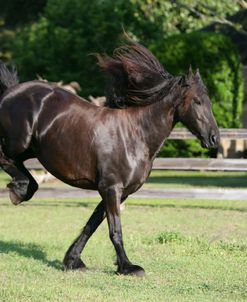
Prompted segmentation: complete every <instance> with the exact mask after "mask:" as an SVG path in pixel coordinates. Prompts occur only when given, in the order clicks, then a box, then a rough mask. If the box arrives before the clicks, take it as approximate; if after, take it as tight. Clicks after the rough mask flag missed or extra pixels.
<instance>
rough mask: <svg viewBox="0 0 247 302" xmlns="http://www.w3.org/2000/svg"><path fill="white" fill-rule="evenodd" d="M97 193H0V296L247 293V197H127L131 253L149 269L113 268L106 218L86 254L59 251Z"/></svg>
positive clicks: (145, 297)
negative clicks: (12, 197) (19, 197)
mask: <svg viewBox="0 0 247 302" xmlns="http://www.w3.org/2000/svg"><path fill="white" fill-rule="evenodd" d="M95 205H96V199H93V198H91V199H89V198H88V199H85V200H83V201H80V200H78V199H71V200H65V199H63V200H62V201H59V200H56V199H50V200H48V199H47V200H38V199H34V200H32V201H29V202H27V203H25V204H22V205H20V206H18V207H15V206H12V205H11V203H10V202H9V201H8V200H3V199H1V200H0V301H10V302H12V301H16V302H17V301H18V302H22V301H23V302H24V301H25V302H26V301H30V302H31V301H32V302H36V301H40V302H41V301H42V302H43V301H66V302H67V301H97V302H98V301H106V302H108V301H117V302H122V301H133V302H136V301H155V302H156V301H169V302H170V301H179V302H180V301H196V302H198V301H227V302H229V301H247V286H246V281H247V261H246V257H247V203H246V201H216V200H214V201H207V200H193V201H189V200H181V201H178V200H163V199H156V200H155V199H152V200H149V199H134V198H132V199H129V200H128V202H127V204H126V209H125V211H124V212H123V213H122V220H123V231H124V238H125V246H126V250H127V253H128V255H129V257H130V259H131V260H133V262H134V263H137V264H139V265H142V266H144V268H145V269H146V273H147V274H146V277H144V278H136V277H130V276H117V275H115V267H114V265H113V263H114V261H115V253H114V251H113V247H112V244H111V243H110V240H109V238H108V230H107V225H106V223H105V222H104V223H103V225H102V226H101V227H100V228H99V229H98V231H97V232H96V233H95V235H94V236H93V237H92V239H91V240H90V241H89V243H88V246H87V247H86V249H85V252H84V254H83V260H84V261H85V263H86V264H87V265H88V267H89V270H88V271H87V272H86V273H81V272H76V271H75V272H64V271H63V270H62V259H63V256H64V253H65V251H66V249H67V248H68V246H69V245H70V243H71V242H72V240H73V239H74V238H75V237H76V235H77V234H78V232H79V231H80V229H81V227H82V226H83V225H84V223H85V222H86V220H87V219H88V217H89V215H90V214H91V212H92V210H93V208H94V207H95Z"/></svg>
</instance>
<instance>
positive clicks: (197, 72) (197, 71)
mask: <svg viewBox="0 0 247 302" xmlns="http://www.w3.org/2000/svg"><path fill="white" fill-rule="evenodd" d="M195 78H196V79H198V80H199V79H201V75H200V71H199V68H197V69H196V73H195Z"/></svg>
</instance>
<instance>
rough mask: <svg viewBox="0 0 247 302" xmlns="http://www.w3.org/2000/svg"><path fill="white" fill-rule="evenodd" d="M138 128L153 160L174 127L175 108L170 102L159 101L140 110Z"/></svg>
mask: <svg viewBox="0 0 247 302" xmlns="http://www.w3.org/2000/svg"><path fill="white" fill-rule="evenodd" d="M141 114H142V118H141V119H140V126H141V127H142V129H143V138H144V140H145V143H146V145H147V147H148V149H149V157H150V158H151V159H153V158H154V157H155V156H156V154H157V152H158V151H159V150H160V148H161V146H162V145H163V143H164V141H165V139H166V138H167V137H168V136H169V134H170V132H171V131H172V128H173V127H174V115H175V108H174V106H173V102H172V101H171V100H169V101H168V100H167V101H160V102H157V103H154V104H151V105H149V106H146V107H143V108H142V112H141Z"/></svg>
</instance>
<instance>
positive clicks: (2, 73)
mask: <svg viewBox="0 0 247 302" xmlns="http://www.w3.org/2000/svg"><path fill="white" fill-rule="evenodd" d="M18 83H19V79H18V75H17V70H16V68H15V66H12V68H11V69H8V68H7V66H6V65H5V64H3V63H0V84H1V85H0V93H1V94H3V92H4V91H5V90H6V89H8V88H10V87H13V86H16V85H17V84H18Z"/></svg>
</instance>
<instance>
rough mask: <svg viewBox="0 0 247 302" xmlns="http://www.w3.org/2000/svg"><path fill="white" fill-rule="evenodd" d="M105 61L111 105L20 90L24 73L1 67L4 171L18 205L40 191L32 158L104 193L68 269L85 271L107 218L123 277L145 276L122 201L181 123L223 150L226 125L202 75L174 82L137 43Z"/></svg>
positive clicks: (44, 90) (58, 92)
mask: <svg viewBox="0 0 247 302" xmlns="http://www.w3.org/2000/svg"><path fill="white" fill-rule="evenodd" d="M98 59H99V65H100V66H101V67H102V68H103V69H105V70H106V71H107V72H108V73H110V74H111V76H112V86H111V90H110V94H109V96H108V107H97V106H95V105H93V104H90V103H89V102H87V101H85V100H83V99H81V98H79V97H78V96H75V95H73V94H71V93H70V92H68V91H65V90H63V89H61V88H58V87H56V86H54V85H51V84H47V83H44V82H40V81H32V82H26V83H22V84H18V83H17V77H16V74H15V73H11V72H9V71H8V70H6V68H5V67H4V66H2V67H1V69H0V79H1V81H2V83H3V84H5V86H6V87H7V89H6V90H5V91H4V93H3V94H2V96H1V101H0V141H1V145H0V147H1V152H0V165H1V167H2V168H3V169H4V170H5V171H6V172H7V173H8V174H9V175H11V177H12V178H13V180H12V181H11V183H10V184H9V185H8V187H9V190H10V198H11V200H12V202H13V203H14V204H19V203H21V202H22V201H26V200H28V199H30V198H31V197H32V196H33V194H34V193H35V191H36V190H37V189H38V186H37V184H36V182H35V180H34V179H33V177H32V176H31V174H30V173H29V172H28V171H27V170H26V168H25V167H24V165H23V161H24V160H26V159H28V158H32V157H37V158H38V159H39V161H40V162H41V163H42V164H43V165H44V167H45V168H46V169H47V170H48V171H49V172H51V173H52V174H53V175H55V176H56V177H57V178H59V179H61V180H62V181H64V182H66V183H68V184H70V185H72V186H76V187H79V188H86V189H92V190H98V191H99V193H100V195H101V196H102V201H101V202H100V204H99V205H98V206H97V208H96V209H95V211H94V213H93V214H92V216H91V218H90V219H89V221H88V223H87V224H86V226H85V227H84V229H83V231H82V233H81V234H80V236H79V237H78V238H77V239H76V240H75V242H74V243H73V244H72V245H71V247H70V248H69V250H68V251H67V253H66V255H65V258H64V265H65V268H67V269H77V268H81V269H83V268H84V267H85V265H84V263H83V262H82V261H81V259H80V254H81V252H82V249H83V248H84V246H85V244H86V242H87V240H88V239H89V238H90V236H91V235H92V234H93V232H94V231H95V230H96V229H97V227H98V226H99V224H100V223H101V222H102V220H103V219H104V217H105V216H107V221H108V225H109V232H110V238H111V240H112V242H113V244H114V247H115V249H116V253H117V264H118V272H119V273H123V274H136V275H142V274H143V273H144V270H143V269H142V268H141V267H139V266H137V265H133V264H132V263H131V262H130V261H129V259H128V257H127V255H126V253H125V250H124V246H123V241H122V230H121V223H120V210H119V209H120V204H121V202H123V201H124V200H125V199H126V198H127V196H128V195H129V194H131V193H133V192H135V191H136V190H138V189H139V188H140V187H141V185H142V184H143V183H144V181H145V180H146V178H147V177H148V175H149V173H150V170H151V167H152V162H153V160H154V158H155V156H156V154H157V152H158V150H159V148H160V147H161V146H162V144H163V143H164V141H165V139H166V138H167V137H168V136H169V134H170V132H171V130H172V128H173V127H174V125H175V124H176V123H177V122H178V121H181V122H182V123H184V125H185V126H187V127H188V129H190V130H191V131H192V132H193V133H194V134H196V135H197V137H198V138H199V139H200V140H201V142H202V144H203V145H204V146H205V147H216V146H217V143H218V140H219V132H218V127H217V125H216V122H215V120H214V117H213V114H212V111H211V104H210V100H209V97H208V94H207V90H206V88H205V86H204V85H203V83H202V80H201V77H200V75H199V72H197V73H196V74H195V75H194V74H193V73H192V71H191V70H190V71H189V73H188V75H186V76H182V77H173V76H172V75H170V74H168V73H167V72H166V71H165V70H164V69H163V67H162V66H161V65H160V63H159V62H158V61H157V59H156V58H155V57H154V56H153V55H152V54H151V53H150V52H149V51H148V50H147V49H145V48H144V47H143V46H141V45H139V44H137V43H134V42H131V41H130V42H129V44H128V45H127V46H124V47H121V48H120V49H118V50H117V52H116V53H115V57H114V58H110V57H105V56H98ZM111 107H114V108H111Z"/></svg>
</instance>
